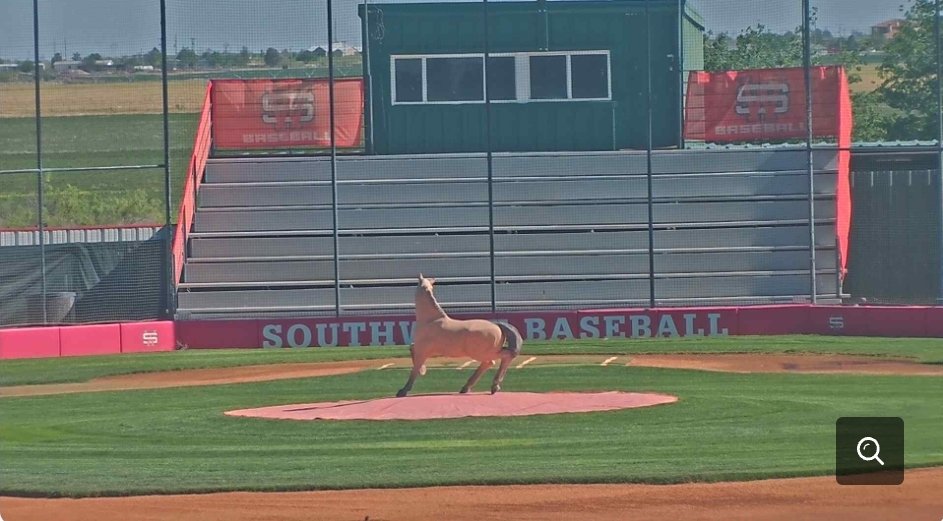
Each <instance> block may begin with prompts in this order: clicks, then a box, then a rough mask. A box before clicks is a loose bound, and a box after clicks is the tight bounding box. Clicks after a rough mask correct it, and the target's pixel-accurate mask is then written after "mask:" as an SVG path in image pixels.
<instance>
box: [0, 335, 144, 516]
mask: <svg viewBox="0 0 943 521" xmlns="http://www.w3.org/2000/svg"><path fill="white" fill-rule="evenodd" d="M159 340H160V337H158V336H157V331H145V332H143V333H141V343H142V344H144V345H146V346H156V345H157V342H158V341H159ZM0 521H3V520H2V519H0Z"/></svg>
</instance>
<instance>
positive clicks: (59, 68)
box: [52, 60, 82, 74]
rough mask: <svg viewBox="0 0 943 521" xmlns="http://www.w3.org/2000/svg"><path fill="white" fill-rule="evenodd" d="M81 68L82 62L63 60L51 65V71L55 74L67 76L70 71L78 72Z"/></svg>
mask: <svg viewBox="0 0 943 521" xmlns="http://www.w3.org/2000/svg"><path fill="white" fill-rule="evenodd" d="M81 66H82V62H78V61H71V60H63V61H58V62H56V63H54V64H52V70H54V71H56V74H69V73H71V72H72V71H77V70H79V67H81Z"/></svg>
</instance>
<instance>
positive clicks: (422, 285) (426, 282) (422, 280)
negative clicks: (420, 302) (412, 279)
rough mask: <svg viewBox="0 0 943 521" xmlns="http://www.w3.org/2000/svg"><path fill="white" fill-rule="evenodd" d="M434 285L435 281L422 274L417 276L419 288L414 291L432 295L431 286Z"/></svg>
mask: <svg viewBox="0 0 943 521" xmlns="http://www.w3.org/2000/svg"><path fill="white" fill-rule="evenodd" d="M433 284H435V279H433V278H431V277H430V278H426V277H423V276H422V273H420V274H419V286H418V287H417V288H416V291H420V290H421V291H425V292H427V293H429V294H430V295H432V286H433Z"/></svg>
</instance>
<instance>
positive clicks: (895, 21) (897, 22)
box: [871, 18, 904, 27]
mask: <svg viewBox="0 0 943 521" xmlns="http://www.w3.org/2000/svg"><path fill="white" fill-rule="evenodd" d="M902 23H904V20H901V19H900V18H894V19H891V20H884V21H883V22H879V23H876V24H874V25H872V26H871V27H893V26H895V25H900V24H902Z"/></svg>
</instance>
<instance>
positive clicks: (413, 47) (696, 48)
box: [359, 0, 703, 154]
mask: <svg viewBox="0 0 943 521" xmlns="http://www.w3.org/2000/svg"><path fill="white" fill-rule="evenodd" d="M487 9H488V23H487V35H488V38H487V40H488V41H487V51H488V53H489V63H488V93H489V98H490V101H491V103H490V119H491V132H490V134H491V135H490V142H491V149H492V150H494V151H505V152H528V151H590V150H621V149H633V148H634V149H639V148H642V149H644V148H646V147H647V146H648V135H647V132H648V131H647V128H648V119H647V109H648V106H647V100H648V93H649V79H650V80H651V86H650V88H651V93H652V98H651V99H652V114H653V118H652V136H651V145H652V146H653V147H655V148H666V147H667V148H670V147H676V146H678V145H679V144H680V143H681V142H682V137H681V134H682V132H681V129H682V125H681V123H682V106H683V95H682V92H683V88H684V87H683V86H684V82H685V80H686V77H687V71H689V70H698V69H702V68H703V37H702V34H703V23H702V22H701V20H700V18H699V16H698V15H697V13H695V12H694V11H692V10H691V9H690V8H689V7H687V5H686V4H685V1H684V0H609V1H592V0H590V1H551V2H546V1H543V0H538V1H531V2H489V3H488V7H487ZM359 15H360V18H361V26H362V31H363V33H364V41H365V42H366V44H365V46H364V52H365V57H364V60H365V66H364V69H365V75H366V77H367V89H368V99H369V102H368V107H367V111H366V127H367V134H366V135H367V143H368V148H369V149H370V150H369V151H370V152H372V153H375V154H413V153H419V154H427V153H448V152H480V151H484V150H486V149H487V142H488V139H489V137H488V136H487V134H488V133H487V132H486V128H485V126H486V125H485V122H486V108H485V73H484V66H483V63H484V59H483V57H484V52H485V50H486V48H485V34H486V27H485V25H486V24H485V10H484V4H483V3H482V2H448V3H405V4H404V3H397V4H385V3H384V4H368V5H367V6H366V7H365V6H364V5H363V4H361V5H360V6H359ZM649 55H650V56H651V61H650V63H649V60H648V56H649ZM649 70H650V71H651V78H649V76H648V72H649Z"/></svg>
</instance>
